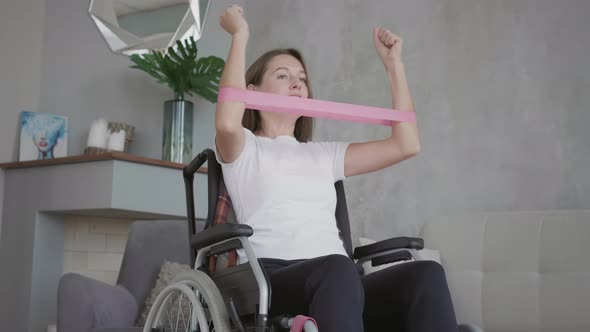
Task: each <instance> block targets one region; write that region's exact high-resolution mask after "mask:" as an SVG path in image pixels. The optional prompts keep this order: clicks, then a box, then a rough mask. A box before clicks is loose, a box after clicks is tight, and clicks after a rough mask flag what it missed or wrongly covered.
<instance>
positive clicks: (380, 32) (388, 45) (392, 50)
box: [373, 27, 403, 70]
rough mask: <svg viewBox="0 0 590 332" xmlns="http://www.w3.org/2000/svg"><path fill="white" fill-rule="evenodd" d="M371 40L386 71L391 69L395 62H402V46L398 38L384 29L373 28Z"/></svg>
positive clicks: (400, 39) (401, 41)
mask: <svg viewBox="0 0 590 332" xmlns="http://www.w3.org/2000/svg"><path fill="white" fill-rule="evenodd" d="M373 39H374V41H375V49H376V50H377V54H379V57H380V58H381V61H383V64H384V65H385V68H386V69H388V70H389V69H390V68H392V67H393V66H394V65H395V64H396V62H402V44H403V40H402V38H401V37H400V36H398V35H396V34H394V33H392V32H391V31H389V30H387V29H385V28H377V27H375V28H373Z"/></svg>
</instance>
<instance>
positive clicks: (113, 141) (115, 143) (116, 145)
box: [107, 130, 125, 151]
mask: <svg viewBox="0 0 590 332" xmlns="http://www.w3.org/2000/svg"><path fill="white" fill-rule="evenodd" d="M107 149H109V150H113V151H124V150H125V130H121V131H119V132H116V133H112V134H111V135H110V136H109V141H108V144H107Z"/></svg>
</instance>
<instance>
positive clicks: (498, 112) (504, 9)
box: [246, 0, 590, 239]
mask: <svg viewBox="0 0 590 332" xmlns="http://www.w3.org/2000/svg"><path fill="white" fill-rule="evenodd" d="M589 11H590V2H587V1H581V0H578V1H575V0H567V1H560V2H559V3H558V2H555V1H550V0H528V1H489V0H476V1H460V0H420V1H399V0H396V1H363V2H360V1H353V0H345V1H342V0H323V1H317V2H311V1H275V0H256V1H248V2H247V6H246V12H247V14H248V19H249V22H250V24H251V43H250V45H249V47H250V48H249V51H248V56H249V58H250V59H251V60H252V59H253V58H254V57H256V56H258V55H259V54H261V53H263V51H265V50H267V49H270V48H275V47H284V46H295V47H298V48H300V49H301V50H302V51H303V52H304V54H306V55H307V61H308V63H309V66H310V70H311V79H312V81H313V83H314V92H315V94H316V97H317V98H320V99H327V100H333V101H341V102H349V103H356V104H365V105H373V106H380V107H389V106H390V105H391V101H390V95H389V87H388V81H387V79H386V76H385V73H384V71H383V65H382V64H381V62H380V60H379V58H378V57H377V55H376V53H375V50H374V46H373V40H372V35H371V28H372V26H373V25H385V26H386V27H388V28H389V29H391V30H392V31H393V32H395V33H397V34H399V35H401V36H402V37H403V38H404V41H405V42H404V62H405V65H406V71H407V75H408V79H409V84H410V87H411V90H412V93H413V96H414V99H415V103H416V108H417V112H418V119H419V127H420V134H421V140H422V152H421V153H420V155H419V156H418V157H416V158H414V159H412V160H408V161H406V162H403V163H401V164H399V165H397V166H394V167H392V168H390V169H387V170H383V171H380V172H378V173H374V174H370V175H364V176H359V177H356V178H351V179H350V180H349V181H348V182H347V184H346V188H347V193H348V201H349V208H350V210H351V218H352V222H353V232H354V233H355V234H356V235H365V236H369V237H373V238H376V239H382V238H385V237H389V236H392V235H395V234H416V233H417V231H418V229H419V228H420V227H421V225H422V224H423V223H424V222H427V221H428V220H429V219H431V216H434V215H439V214H453V213H456V212H461V213H463V212H470V211H510V210H546V209H560V208H568V209H576V208H588V207H590V176H588V170H587V169H588V165H590V163H589V161H590V132H589V131H587V127H588V124H590V112H589V111H590V110H589V108H590V95H588V93H587V92H588V91H590V66H588V64H587V60H588V54H590V40H589V39H588V38H587V35H586V34H587V31H590V23H589V22H590V21H588V20H586V19H585V18H586V14H587V13H588V12H589ZM270 27H272V28H270ZM316 134H317V136H316V138H318V139H331V140H345V141H365V140H372V139H378V138H384V137H386V136H387V135H388V129H387V128H385V127H383V128H380V127H375V126H370V125H360V124H352V123H339V122H334V121H319V123H318V125H317V130H316Z"/></svg>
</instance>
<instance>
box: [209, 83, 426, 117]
mask: <svg viewBox="0 0 590 332" xmlns="http://www.w3.org/2000/svg"><path fill="white" fill-rule="evenodd" d="M217 101H218V102H222V101H241V102H244V103H246V107H247V108H251V109H257V110H261V111H270V112H287V113H292V114H297V115H303V116H309V117H321V118H328V119H333V120H342V121H352V122H364V123H372V124H379V125H384V126H391V124H392V122H394V121H395V122H416V113H414V112H402V111H396V110H392V109H388V108H379V107H371V106H362V105H353V104H345V103H337V102H333V101H325V100H318V99H307V98H299V97H289V96H281V95H277V94H273V93H266V92H258V91H250V90H241V89H235V88H221V89H220V90H219V97H218V98H217Z"/></svg>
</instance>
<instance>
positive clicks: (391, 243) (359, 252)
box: [353, 237, 424, 259]
mask: <svg viewBox="0 0 590 332" xmlns="http://www.w3.org/2000/svg"><path fill="white" fill-rule="evenodd" d="M395 249H415V250H420V249H424V240H423V239H421V238H417V237H395V238H392V239H388V240H383V241H379V242H377V243H372V244H369V245H366V246H362V247H356V248H355V249H354V254H353V258H354V259H363V258H367V257H368V256H374V255H377V254H379V253H383V254H386V253H390V252H391V251H392V250H395Z"/></svg>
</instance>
